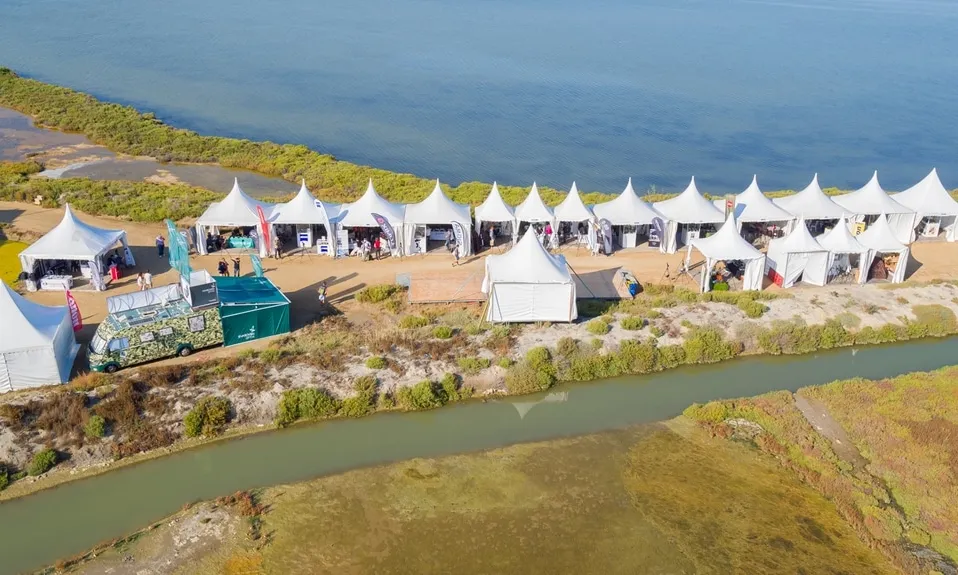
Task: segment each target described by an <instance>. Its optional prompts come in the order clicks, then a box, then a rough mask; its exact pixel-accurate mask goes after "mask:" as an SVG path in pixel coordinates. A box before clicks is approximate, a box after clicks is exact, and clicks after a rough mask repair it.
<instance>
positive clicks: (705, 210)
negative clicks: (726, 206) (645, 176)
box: [652, 176, 725, 224]
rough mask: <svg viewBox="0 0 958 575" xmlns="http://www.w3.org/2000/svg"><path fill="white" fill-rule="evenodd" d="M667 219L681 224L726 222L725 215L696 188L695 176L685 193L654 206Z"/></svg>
mask: <svg viewBox="0 0 958 575" xmlns="http://www.w3.org/2000/svg"><path fill="white" fill-rule="evenodd" d="M652 207H654V208H655V209H656V210H657V211H658V212H659V213H661V214H662V215H664V216H665V217H666V218H667V219H670V220H672V221H675V222H678V223H680V224H717V223H720V222H722V221H724V220H725V214H723V213H722V212H721V210H719V209H718V208H716V207H715V205H714V204H712V202H710V201H708V200H706V199H705V196H703V195H702V194H701V193H699V190H698V188H696V187H695V176H692V181H691V182H689V185H688V187H687V188H685V191H683V192H682V193H681V194H679V195H677V196H675V197H674V198H669V199H668V200H662V201H661V202H655V203H654V204H652Z"/></svg>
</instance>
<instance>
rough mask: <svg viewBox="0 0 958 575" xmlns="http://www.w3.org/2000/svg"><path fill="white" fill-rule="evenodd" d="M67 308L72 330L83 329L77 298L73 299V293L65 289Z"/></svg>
mask: <svg viewBox="0 0 958 575" xmlns="http://www.w3.org/2000/svg"><path fill="white" fill-rule="evenodd" d="M67 309H68V310H70V322H71V323H72V324H73V331H80V330H81V329H83V316H82V315H80V306H78V305H77V300H75V299H73V294H72V293H70V290H67Z"/></svg>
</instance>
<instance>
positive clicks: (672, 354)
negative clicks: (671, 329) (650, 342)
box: [659, 344, 685, 369]
mask: <svg viewBox="0 0 958 575" xmlns="http://www.w3.org/2000/svg"><path fill="white" fill-rule="evenodd" d="M683 364H685V348H684V347H682V346H681V345H678V344H676V345H666V346H663V347H660V348H659V367H661V368H662V369H672V368H673V367H678V366H680V365H683Z"/></svg>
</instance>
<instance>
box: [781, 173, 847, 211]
mask: <svg viewBox="0 0 958 575" xmlns="http://www.w3.org/2000/svg"><path fill="white" fill-rule="evenodd" d="M772 201H773V202H775V205H777V206H778V207H780V208H783V209H784V210H785V211H787V212H789V213H790V214H792V215H794V216H797V217H802V218H805V219H806V220H834V219H837V218H840V217H842V216H844V215H845V213H846V210H845V208H843V207H841V206H839V205H838V204H836V203H835V202H833V201H832V199H831V198H830V197H828V196H827V195H825V192H823V191H822V187H821V186H820V185H818V174H815V176H814V177H813V178H812V182H811V183H810V184H808V185H807V186H805V189H804V190H802V191H800V192H798V193H797V194H793V195H791V196H786V197H784V198H776V199H774V200H772Z"/></svg>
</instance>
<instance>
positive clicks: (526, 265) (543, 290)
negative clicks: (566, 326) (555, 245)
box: [482, 229, 578, 322]
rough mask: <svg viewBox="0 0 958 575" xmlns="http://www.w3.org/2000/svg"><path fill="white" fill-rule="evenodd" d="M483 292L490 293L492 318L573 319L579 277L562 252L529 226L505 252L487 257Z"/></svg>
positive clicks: (507, 320)
mask: <svg viewBox="0 0 958 575" xmlns="http://www.w3.org/2000/svg"><path fill="white" fill-rule="evenodd" d="M482 292H483V293H485V294H487V295H488V297H489V303H488V308H487V309H488V311H487V313H486V320H487V321H492V322H533V321H573V320H575V319H576V317H578V312H577V310H576V305H575V281H573V279H572V274H571V273H569V266H568V265H567V264H566V261H565V258H564V257H563V256H561V255H552V254H550V253H549V252H547V251H546V249H545V248H544V247H542V244H541V243H540V242H539V240H538V238H536V235H535V232H534V231H532V230H531V229H530V230H528V231H527V232H526V233H525V235H524V236H522V239H521V240H519V242H518V243H516V245H515V246H513V248H512V249H511V250H509V251H508V252H506V253H505V254H503V255H497V256H489V257H487V258H486V277H485V278H484V279H483V280H482Z"/></svg>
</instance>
